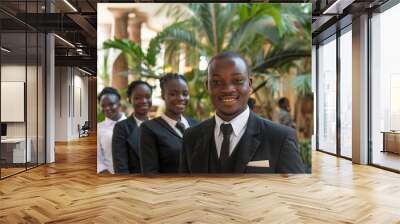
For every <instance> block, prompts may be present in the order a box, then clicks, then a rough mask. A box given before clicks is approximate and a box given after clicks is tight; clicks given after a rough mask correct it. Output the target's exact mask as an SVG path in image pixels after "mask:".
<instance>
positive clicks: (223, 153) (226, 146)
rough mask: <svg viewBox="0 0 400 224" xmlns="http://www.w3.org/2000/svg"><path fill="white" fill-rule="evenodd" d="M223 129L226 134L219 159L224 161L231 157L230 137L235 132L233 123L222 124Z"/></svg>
mask: <svg viewBox="0 0 400 224" xmlns="http://www.w3.org/2000/svg"><path fill="white" fill-rule="evenodd" d="M220 128H221V131H222V134H223V136H224V139H223V141H222V146H221V152H220V154H219V159H220V161H221V162H222V163H223V162H225V161H226V160H227V159H228V157H229V148H230V138H231V134H232V132H233V128H232V125H231V124H221V127H220Z"/></svg>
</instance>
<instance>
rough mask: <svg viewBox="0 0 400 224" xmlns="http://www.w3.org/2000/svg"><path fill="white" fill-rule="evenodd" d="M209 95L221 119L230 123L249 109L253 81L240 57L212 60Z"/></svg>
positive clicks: (209, 69) (209, 68)
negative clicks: (248, 103) (248, 102)
mask: <svg viewBox="0 0 400 224" xmlns="http://www.w3.org/2000/svg"><path fill="white" fill-rule="evenodd" d="M207 87H208V93H209V95H210V97H211V101H212V103H213V104H214V107H215V110H216V112H217V114H218V116H219V117H221V118H222V119H223V120H225V121H230V120H232V119H233V118H235V117H236V116H238V115H239V114H240V113H242V112H243V111H244V110H245V109H246V108H247V100H248V99H249V96H250V87H251V79H250V78H249V75H248V71H247V65H246V62H245V61H244V60H243V59H242V58H240V57H223V58H218V57H217V58H215V59H214V60H212V62H211V63H210V65H209V67H208V80H207Z"/></svg>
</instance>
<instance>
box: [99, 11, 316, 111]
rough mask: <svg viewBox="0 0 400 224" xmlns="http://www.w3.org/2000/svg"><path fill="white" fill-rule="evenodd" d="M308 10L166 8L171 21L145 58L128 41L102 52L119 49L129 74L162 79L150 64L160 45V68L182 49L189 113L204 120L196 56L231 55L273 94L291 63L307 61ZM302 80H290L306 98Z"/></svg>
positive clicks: (201, 76)
mask: <svg viewBox="0 0 400 224" xmlns="http://www.w3.org/2000/svg"><path fill="white" fill-rule="evenodd" d="M310 7H311V4H278V3H276V4H249V3H237V4H220V3H187V4H184V7H181V6H177V5H176V4H171V5H168V6H166V7H165V8H164V9H161V11H163V10H164V11H165V12H166V14H167V15H168V16H170V17H171V18H173V19H174V20H175V22H174V23H173V24H171V25H170V26H168V27H166V28H164V29H163V30H162V31H161V32H160V33H158V35H157V36H156V37H155V38H153V39H152V40H151V42H150V45H149V48H148V49H147V54H145V53H144V51H143V49H142V48H141V47H140V45H138V44H136V43H133V42H132V41H129V40H110V41H107V42H105V43H104V48H105V49H110V48H114V49H119V50H121V52H122V53H123V54H124V55H125V56H126V58H127V61H128V66H129V69H130V72H131V73H132V74H135V75H137V78H143V77H144V78H159V77H160V76H161V75H162V72H163V70H162V68H157V67H156V65H155V64H156V63H155V62H156V58H157V55H158V54H159V53H160V49H161V45H164V47H165V55H164V56H165V64H168V63H171V62H172V61H174V60H176V58H177V57H179V55H180V53H181V52H182V51H183V50H185V54H186V60H187V63H188V64H190V65H191V66H192V69H191V71H189V72H187V73H186V74H185V76H186V78H187V80H188V82H189V88H190V97H191V101H190V104H189V108H188V114H189V115H190V116H194V117H198V118H205V117H208V116H209V114H210V112H212V110H213V109H212V107H211V104H210V101H209V99H208V97H207V91H206V89H205V86H204V82H205V80H206V78H207V73H206V71H200V70H199V68H198V65H199V58H200V56H205V57H206V58H207V59H208V60H209V59H210V58H211V57H213V56H214V55H216V54H218V53H219V52H222V51H228V50H229V51H235V52H236V53H238V54H240V55H242V56H243V57H244V58H245V59H246V60H247V61H248V63H249V67H250V68H251V69H252V73H253V75H255V77H256V79H258V80H259V81H255V82H254V83H258V84H259V85H260V86H259V87H262V88H265V89H266V91H265V92H266V93H271V94H272V95H273V94H274V93H275V92H277V91H279V88H280V85H279V78H280V77H281V76H283V75H285V74H288V73H289V69H290V67H292V66H295V63H294V62H296V61H299V60H304V58H305V57H310V52H311V13H305V11H307V10H308V12H311V8H310ZM173 72H177V71H173ZM308 72H309V71H304V73H308ZM307 81H309V80H307V79H303V80H302V81H299V80H297V81H295V82H294V84H295V85H296V89H297V90H298V91H299V93H300V94H307V91H308V86H307V85H306V83H305V82H307ZM300 84H303V86H301V85H300ZM256 88H257V86H256ZM262 88H257V90H259V89H262Z"/></svg>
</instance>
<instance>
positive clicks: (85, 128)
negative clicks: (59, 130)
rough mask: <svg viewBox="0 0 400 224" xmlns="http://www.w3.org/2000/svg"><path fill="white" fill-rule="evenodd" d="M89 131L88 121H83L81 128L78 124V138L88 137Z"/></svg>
mask: <svg viewBox="0 0 400 224" xmlns="http://www.w3.org/2000/svg"><path fill="white" fill-rule="evenodd" d="M89 129H90V123H89V121H85V123H84V124H83V125H82V126H80V125H79V124H78V133H79V138H81V137H87V136H89Z"/></svg>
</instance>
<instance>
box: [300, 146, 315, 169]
mask: <svg viewBox="0 0 400 224" xmlns="http://www.w3.org/2000/svg"><path fill="white" fill-rule="evenodd" d="M299 149H300V155H301V158H302V159H303V162H304V165H305V166H306V173H311V168H312V160H311V156H312V152H311V140H310V139H300V140H299Z"/></svg>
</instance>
